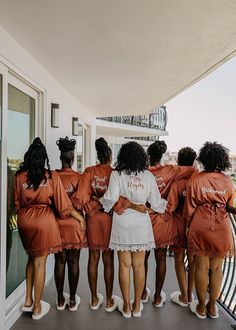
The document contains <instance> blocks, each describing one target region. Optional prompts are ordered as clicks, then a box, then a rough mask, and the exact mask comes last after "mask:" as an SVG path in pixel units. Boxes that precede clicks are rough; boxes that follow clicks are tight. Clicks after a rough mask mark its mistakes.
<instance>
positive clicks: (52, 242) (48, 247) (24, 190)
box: [14, 171, 73, 257]
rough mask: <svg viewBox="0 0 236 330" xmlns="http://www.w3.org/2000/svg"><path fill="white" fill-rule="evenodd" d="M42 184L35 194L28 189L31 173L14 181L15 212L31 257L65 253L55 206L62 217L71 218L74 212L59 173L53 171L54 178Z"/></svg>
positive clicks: (25, 173)
mask: <svg viewBox="0 0 236 330" xmlns="http://www.w3.org/2000/svg"><path fill="white" fill-rule="evenodd" d="M46 177H47V180H46V182H45V180H43V181H42V183H41V184H40V186H39V188H38V189H37V190H36V191H34V190H33V189H30V188H28V185H27V172H21V173H18V174H16V176H15V178H14V199H15V210H16V212H17V215H18V221H17V222H18V228H19V234H20V237H21V240H22V243H23V246H24V248H25V250H26V252H27V254H28V255H29V256H32V257H36V256H45V255H48V254H50V253H55V252H58V251H61V249H62V245H61V237H60V231H59V227H58V224H57V221H56V217H55V215H54V212H53V206H55V208H56V209H57V211H58V213H59V215H60V217H61V218H65V217H67V216H68V215H69V214H70V212H71V210H72V209H73V207H72V204H71V201H70V199H69V198H68V196H67V194H66V192H65V190H64V187H63V184H62V182H61V180H60V177H59V176H58V174H57V173H56V172H54V171H52V177H51V178H50V177H49V175H48V173H47V172H46Z"/></svg>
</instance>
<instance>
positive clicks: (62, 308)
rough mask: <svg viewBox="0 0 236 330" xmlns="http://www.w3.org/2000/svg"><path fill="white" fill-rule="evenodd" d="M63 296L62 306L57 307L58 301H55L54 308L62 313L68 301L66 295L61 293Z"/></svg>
mask: <svg viewBox="0 0 236 330" xmlns="http://www.w3.org/2000/svg"><path fill="white" fill-rule="evenodd" d="M63 296H64V299H65V301H64V304H63V305H62V306H58V300H57V299H56V306H57V310H58V311H64V310H65V308H66V305H67V304H68V299H69V295H68V293H66V292H63Z"/></svg>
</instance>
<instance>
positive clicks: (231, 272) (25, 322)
mask: <svg viewBox="0 0 236 330" xmlns="http://www.w3.org/2000/svg"><path fill="white" fill-rule="evenodd" d="M231 222H232V227H233V230H234V237H235V233H236V218H235V217H233V216H232V217H231ZM87 257H88V256H87V251H83V252H82V254H81V262H80V269H81V275H80V281H79V288H78V293H79V295H80V296H81V298H82V299H81V300H82V303H81V306H80V307H79V309H78V312H75V313H72V312H69V311H68V310H66V311H62V312H58V311H57V310H56V308H55V299H56V289H55V285H54V282H53V280H52V281H51V283H50V285H49V286H48V287H47V288H46V290H45V293H44V299H45V300H46V301H48V302H50V304H51V310H50V312H49V314H48V315H47V316H46V317H44V318H43V319H42V320H41V321H39V322H35V321H32V319H31V316H30V314H26V313H25V314H23V315H22V316H21V317H20V318H19V319H18V321H17V322H16V323H15V324H14V326H13V327H12V329H13V330H21V329H22V330H31V329H32V328H33V329H34V330H37V329H38V330H41V329H44V328H45V329H50V330H54V329H55V330H60V329H80V330H90V329H93V328H94V327H96V330H100V329H101V330H104V329H105V330H107V329H112V330H119V329H124V330H125V329H129V330H132V329H135V330H141V329H142V330H143V329H145V328H147V329H158V330H172V329H175V330H182V329H191V330H199V327H201V330H209V329H212V330H213V329H214V330H229V329H232V328H234V329H235V320H236V301H235V298H236V287H235V283H236V276H235V272H236V258H235V257H234V258H231V259H226V260H225V262H224V267H223V272H224V276H223V285H222V290H221V294H220V298H219V302H218V303H219V311H220V318H219V319H216V320H212V319H210V318H207V319H205V320H199V319H197V317H196V316H195V315H193V314H192V313H191V312H190V310H189V308H182V307H179V306H177V305H175V304H173V303H172V302H171V301H170V299H169V298H168V297H169V296H170V293H171V292H173V291H174V290H176V289H177V288H178V285H177V281H176V276H175V272H174V261H173V258H172V257H168V258H167V267H168V268H167V270H168V271H167V277H166V280H165V285H164V290H165V291H166V293H167V302H166V304H165V305H164V307H163V308H161V309H158V308H155V307H153V306H152V304H151V302H149V303H148V304H146V305H145V306H144V311H143V314H142V317H141V318H140V319H135V318H132V319H129V320H127V319H124V318H123V317H122V316H121V314H120V313H119V312H118V311H115V312H113V313H106V312H105V309H104V307H101V308H100V310H99V311H96V312H94V311H91V310H90V308H89V286H88V281H87V275H86V268H87ZM102 273H103V270H102V267H100V269H99V283H98V288H99V291H100V292H101V293H102V294H103V295H105V289H104V281H103V279H102V276H103V274H102ZM154 280H155V262H154V257H153V255H152V256H151V259H150V261H149V277H148V286H149V287H150V288H151V289H153V287H154ZM65 289H66V291H67V292H68V285H67V284H66V288H65ZM119 292H120V291H119V285H118V279H117V260H116V273H115V282H114V293H116V294H118V293H119ZM231 327H232V328H231Z"/></svg>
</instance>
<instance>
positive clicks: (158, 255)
mask: <svg viewBox="0 0 236 330" xmlns="http://www.w3.org/2000/svg"><path fill="white" fill-rule="evenodd" d="M154 251H155V259H156V291H155V296H154V304H160V303H161V290H162V288H163V284H164V281H165V277H166V248H163V249H155V250H154Z"/></svg>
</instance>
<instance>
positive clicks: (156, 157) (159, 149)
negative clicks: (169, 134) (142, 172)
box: [147, 140, 167, 166]
mask: <svg viewBox="0 0 236 330" xmlns="http://www.w3.org/2000/svg"><path fill="white" fill-rule="evenodd" d="M166 150H167V145H166V143H165V141H159V140H157V141H155V142H154V143H152V144H150V146H149V147H148V148H147V154H148V156H149V161H150V165H151V166H153V165H156V164H157V163H159V162H160V161H161V158H162V155H163V154H164V153H165V152H166Z"/></svg>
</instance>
